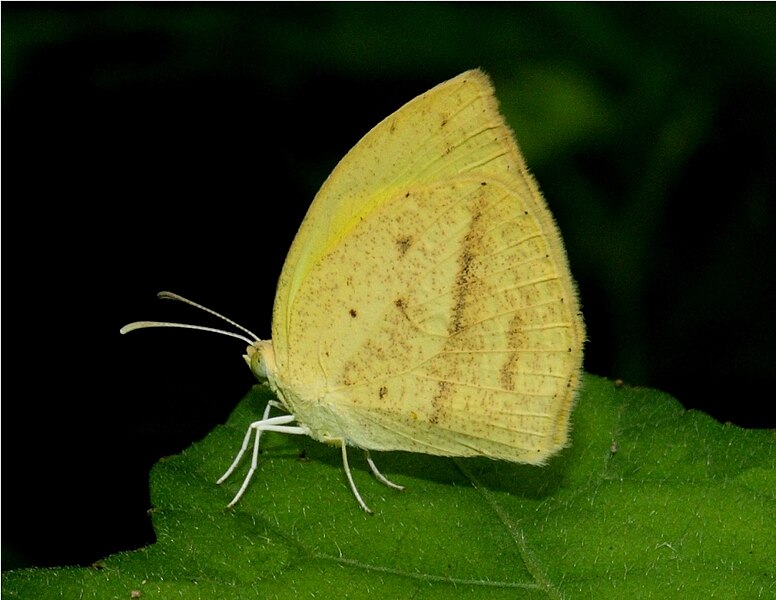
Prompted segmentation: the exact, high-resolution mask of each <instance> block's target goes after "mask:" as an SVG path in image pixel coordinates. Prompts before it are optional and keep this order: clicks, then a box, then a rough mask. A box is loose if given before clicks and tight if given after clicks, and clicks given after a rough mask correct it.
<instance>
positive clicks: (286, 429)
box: [218, 401, 310, 508]
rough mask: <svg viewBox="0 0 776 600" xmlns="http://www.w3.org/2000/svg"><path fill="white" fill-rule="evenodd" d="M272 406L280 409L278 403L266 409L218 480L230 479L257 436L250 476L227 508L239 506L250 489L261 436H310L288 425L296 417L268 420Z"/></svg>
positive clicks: (249, 428) (244, 480)
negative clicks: (253, 438) (252, 440)
mask: <svg viewBox="0 0 776 600" xmlns="http://www.w3.org/2000/svg"><path fill="white" fill-rule="evenodd" d="M271 406H276V407H279V404H278V403H277V402H274V401H271V402H270V403H269V404H267V407H266V408H265V409H264V414H263V418H262V419H261V420H260V421H254V422H253V423H251V424H250V425H249V426H248V431H247V432H246V433H245V437H244V438H243V443H242V446H241V447H240V451H239V452H238V453H237V456H236V457H235V459H234V461H233V462H232V464H231V466H230V467H229V469H227V471H226V473H224V474H223V475H222V476H221V478H220V479H219V480H218V483H222V482H223V481H225V480H226V478H227V477H229V475H231V474H232V472H233V471H234V469H235V468H236V467H237V465H238V464H239V462H240V461H241V460H242V457H243V455H244V454H245V451H246V450H247V449H248V443H249V441H250V439H251V435H255V440H254V443H253V454H252V456H251V467H250V469H249V470H248V474H247V475H246V476H245V479H243V482H242V485H241V486H240V489H239V490H238V491H237V494H236V495H235V497H234V498H233V499H232V501H231V502H230V503H229V504H227V508H231V507H232V506H234V505H235V504H237V502H238V501H239V500H240V498H241V497H242V495H243V493H244V492H245V490H246V489H247V488H248V484H249V483H250V481H251V478H252V477H253V474H254V473H255V472H256V468H257V466H258V463H259V440H260V439H261V434H262V433H263V432H264V431H277V432H280V433H290V434H294V435H310V431H309V430H308V429H307V428H306V427H301V426H299V425H287V423H291V422H292V421H293V420H294V419H295V417H294V415H281V416H279V417H269V418H268V415H269V409H270V407H271Z"/></svg>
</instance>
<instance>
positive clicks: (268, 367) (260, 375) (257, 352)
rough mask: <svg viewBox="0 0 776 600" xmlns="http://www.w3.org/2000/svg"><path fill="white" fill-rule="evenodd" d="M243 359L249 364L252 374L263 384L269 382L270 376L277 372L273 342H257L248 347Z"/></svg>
mask: <svg viewBox="0 0 776 600" xmlns="http://www.w3.org/2000/svg"><path fill="white" fill-rule="evenodd" d="M243 358H244V359H245V362H246V363H247V364H248V367H250V369H251V372H252V373H253V374H254V375H255V376H256V378H257V379H258V380H259V381H261V382H262V383H265V382H266V381H268V380H269V378H270V374H272V373H274V372H275V371H276V366H275V352H274V351H273V349H272V341H271V340H267V341H264V340H257V341H255V342H254V343H253V344H251V345H250V346H248V349H247V350H246V351H245V354H244V355H243Z"/></svg>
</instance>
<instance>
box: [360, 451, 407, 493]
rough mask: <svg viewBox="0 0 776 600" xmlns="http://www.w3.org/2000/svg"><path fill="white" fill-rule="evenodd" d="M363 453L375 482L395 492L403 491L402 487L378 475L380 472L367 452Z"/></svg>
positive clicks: (380, 474)
mask: <svg viewBox="0 0 776 600" xmlns="http://www.w3.org/2000/svg"><path fill="white" fill-rule="evenodd" d="M364 453H365V454H366V462H368V463H369V468H370V469H372V473H374V476H375V477H377V481H379V482H380V483H382V484H383V485H387V486H388V487H389V488H393V489H395V490H400V491H401V490H403V489H404V486H403V485H399V484H398V483H394V482H393V481H391V480H390V479H388V478H387V477H386V476H385V475H383V474H382V473H380V471H379V470H378V469H377V465H375V463H374V461H373V460H372V456H371V455H370V454H369V450H365V451H364Z"/></svg>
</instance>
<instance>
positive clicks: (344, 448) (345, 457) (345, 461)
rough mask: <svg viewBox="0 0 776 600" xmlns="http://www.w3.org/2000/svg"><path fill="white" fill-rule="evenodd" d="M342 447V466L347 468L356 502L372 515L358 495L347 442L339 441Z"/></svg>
mask: <svg viewBox="0 0 776 600" xmlns="http://www.w3.org/2000/svg"><path fill="white" fill-rule="evenodd" d="M339 442H340V445H341V446H342V464H343V466H344V467H345V475H347V477H348V482H349V483H350V489H351V490H352V491H353V495H354V496H355V497H356V500H357V501H358V504H359V506H361V508H363V509H364V511H365V512H367V513H369V514H370V515H371V514H372V510H371V509H370V508H369V507H368V506H367V505H366V502H364V499H363V498H362V497H361V494H359V493H358V489H357V488H356V483H355V482H354V481H353V475H352V474H351V473H350V465H348V447H347V445H346V444H345V440H339Z"/></svg>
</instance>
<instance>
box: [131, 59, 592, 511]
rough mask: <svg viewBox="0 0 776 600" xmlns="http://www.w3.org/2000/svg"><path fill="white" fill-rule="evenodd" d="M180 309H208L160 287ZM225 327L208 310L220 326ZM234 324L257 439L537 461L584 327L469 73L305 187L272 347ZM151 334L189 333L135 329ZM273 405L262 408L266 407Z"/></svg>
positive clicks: (493, 105)
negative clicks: (263, 392)
mask: <svg viewBox="0 0 776 600" xmlns="http://www.w3.org/2000/svg"><path fill="white" fill-rule="evenodd" d="M160 296H162V297H165V298H173V299H177V300H182V301H184V302H187V303H189V304H191V305H193V306H196V307H198V308H201V309H203V310H205V311H207V312H210V313H212V314H215V315H216V316H219V317H221V318H224V317H222V316H221V315H219V314H218V313H215V312H214V311H211V310H209V309H206V308H204V307H202V306H200V305H198V304H196V303H194V302H191V301H189V300H186V299H184V298H181V297H180V296H177V295H175V294H170V293H168V292H163V293H162V294H160ZM224 319H225V318H224ZM225 320H226V321H227V322H229V323H230V324H231V325H233V326H235V327H238V328H239V329H241V330H242V331H244V332H245V333H246V334H247V335H248V336H250V337H247V336H243V335H241V334H236V333H231V332H220V333H226V334H228V335H233V336H235V337H238V338H240V339H243V340H244V341H246V342H247V343H248V350H247V354H246V355H245V357H244V358H245V360H246V361H247V362H248V364H249V366H250V368H251V370H252V371H253V373H254V374H255V375H256V377H258V379H259V380H261V381H262V382H267V383H268V384H269V386H270V388H271V389H272V391H273V392H274V393H275V394H276V396H277V401H274V400H273V401H271V402H270V403H269V404H268V405H267V407H266V410H265V411H264V414H263V415H262V418H261V419H259V420H258V421H255V422H254V423H251V424H250V425H249V427H248V431H247V432H246V434H245V438H244V439H243V443H242V447H241V449H240V451H239V453H238V455H237V457H236V458H235V460H234V462H233V463H232V465H231V466H230V467H229V469H228V470H227V472H226V473H225V474H224V476H223V477H222V478H221V479H220V480H219V483H220V482H222V481H224V480H225V479H226V478H227V477H228V476H229V475H230V474H231V473H232V472H233V471H234V469H235V467H236V466H237V465H238V463H239V462H240V460H241V459H242V458H243V456H244V454H245V453H246V452H247V450H248V448H249V446H250V441H251V438H253V439H254V443H253V449H252V459H251V466H250V470H249V472H248V474H247V476H246V477H245V479H244V481H243V484H242V486H241V487H240V489H239V491H238V492H237V495H236V496H235V498H234V499H233V500H232V502H231V503H230V504H229V506H232V505H234V504H235V503H236V502H237V501H238V500H239V499H240V497H241V496H242V494H243V492H244V491H245V489H246V488H247V486H248V483H249V481H250V479H251V477H252V475H253V473H254V472H255V470H256V467H257V461H258V448H259V440H260V437H261V434H262V432H264V431H279V432H284V433H291V434H303V435H309V436H310V437H312V438H314V439H316V440H319V441H321V442H327V443H334V444H337V445H339V446H340V447H341V449H342V460H343V464H344V468H345V474H346V475H347V479H348V482H349V484H350V488H351V489H352V491H353V494H354V495H355V497H356V499H357V500H358V503H359V505H360V506H361V508H363V509H364V510H365V511H367V512H371V511H370V510H369V508H368V507H367V505H366V503H365V502H364V500H363V499H362V498H361V495H360V494H359V492H358V490H357V489H356V486H355V483H354V482H353V477H352V475H351V472H350V468H349V466H348V455H347V447H348V446H355V447H357V448H361V449H363V450H365V451H366V453H367V461H368V464H369V466H370V468H371V469H372V471H373V472H374V474H375V476H376V477H377V478H378V479H379V480H380V481H381V482H383V483H385V484H386V485H389V486H391V487H395V488H398V489H401V486H398V485H396V484H394V483H392V482H390V481H388V480H387V479H386V478H385V477H383V476H382V474H381V473H380V472H379V471H378V470H377V467H376V466H375V464H374V462H373V461H372V459H371V457H370V456H369V450H405V451H409V452H422V453H426V454H435V455H440V456H487V457H490V458H494V459H500V460H508V461H514V462H522V463H531V464H540V463H543V462H545V461H546V459H547V458H548V457H549V456H551V455H552V454H554V453H556V452H557V451H558V450H559V449H561V448H563V447H564V446H565V445H566V443H567V439H568V438H567V435H568V424H569V415H570V413H571V409H572V407H573V404H574V399H575V396H576V393H577V389H578V387H579V376H580V371H581V365H582V345H583V341H584V337H585V331H584V324H583V321H582V316H581V314H580V311H579V304H578V300H577V294H576V290H575V286H574V282H573V280H572V277H571V273H570V271H569V267H568V263H567V259H566V254H565V251H564V248H563V242H562V241H561V237H560V233H559V232H558V229H557V226H556V225H555V222H554V220H553V217H552V215H551V213H550V211H549V210H548V208H547V206H546V204H545V202H544V199H543V198H542V196H541V194H540V193H539V190H538V187H537V185H536V183H535V182H534V180H533V179H532V177H531V176H530V175H529V173H528V171H527V169H526V166H525V164H524V162H523V158H522V156H521V155H520V152H519V150H518V148H517V144H516V142H515V139H514V137H513V134H512V132H511V130H510V129H509V127H508V126H507V125H506V123H505V122H504V119H503V117H502V116H501V114H500V113H499V110H498V104H497V101H496V99H495V96H494V90H493V87H492V85H491V83H490V81H489V79H488V77H487V76H486V75H485V74H483V73H482V72H481V71H478V70H472V71H467V72H465V73H462V74H461V75H459V76H458V77H455V78H454V79H451V80H449V81H447V82H445V83H442V84H440V85H438V86H436V87H435V88H433V89H431V90H429V91H428V92H426V93H425V94H422V95H420V96H418V97H417V98H415V99H414V100H412V101H410V102H408V103H407V104H405V105H404V106H403V107H402V108H400V109H399V110H397V111H396V112H395V113H393V114H392V115H390V116H389V117H388V118H386V119H385V120H384V121H382V122H381V123H379V124H378V125H377V126H376V127H375V128H374V129H372V130H371V131H370V132H369V133H367V134H366V135H365V136H364V138H363V139H361V141H360V142H358V143H357V144H356V145H355V147H354V148H353V149H352V150H351V151H350V152H348V154H347V155H346V156H345V158H343V159H342V161H341V162H340V163H339V165H337V167H336V168H335V169H334V171H333V172H332V174H331V175H330V176H329V178H328V179H327V180H326V182H325V183H324V184H323V187H322V188H321V190H320V191H319V192H318V194H317V196H316V197H315V199H314V200H313V202H312V205H311V206H310V209H309V210H308V212H307V216H306V217H305V219H304V221H303V222H302V225H301V227H300V228H299V232H298V233H297V235H296V238H295V239H294V242H293V244H292V245H291V249H290V251H289V253H288V257H287V258H286V262H285V264H284V266H283V271H282V273H281V275H280V281H279V282H278V287H277V294H276V297H275V305H274V309H273V314H272V340H268V341H264V340H260V339H259V338H258V337H257V336H255V335H254V334H252V333H251V332H249V331H248V330H246V329H245V328H243V327H240V326H239V325H237V324H236V323H234V322H233V321H231V320H229V319H225ZM151 326H173V327H192V328H195V329H204V330H210V331H218V330H213V329H210V328H205V327H196V326H186V325H181V324H178V323H156V322H139V323H132V324H130V325H127V326H126V327H124V328H123V329H122V333H126V332H128V331H131V330H133V329H138V328H142V327H151ZM273 407H274V408H277V409H280V410H281V411H283V413H284V414H282V415H280V416H272V417H271V416H270V409H271V408H273Z"/></svg>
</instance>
